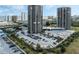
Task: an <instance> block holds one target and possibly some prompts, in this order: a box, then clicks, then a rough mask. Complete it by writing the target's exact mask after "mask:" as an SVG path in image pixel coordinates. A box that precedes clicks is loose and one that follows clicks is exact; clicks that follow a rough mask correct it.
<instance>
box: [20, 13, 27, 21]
mask: <svg viewBox="0 0 79 59" xmlns="http://www.w3.org/2000/svg"><path fill="white" fill-rule="evenodd" d="M21 20H22V21H25V20H26V13H25V12H21Z"/></svg>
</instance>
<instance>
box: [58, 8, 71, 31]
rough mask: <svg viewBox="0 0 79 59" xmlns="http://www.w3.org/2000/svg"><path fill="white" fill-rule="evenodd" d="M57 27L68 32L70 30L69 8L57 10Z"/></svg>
mask: <svg viewBox="0 0 79 59" xmlns="http://www.w3.org/2000/svg"><path fill="white" fill-rule="evenodd" d="M57 15H58V27H61V28H65V29H66V30H69V29H70V28H71V8H70V7H60V8H58V9H57Z"/></svg>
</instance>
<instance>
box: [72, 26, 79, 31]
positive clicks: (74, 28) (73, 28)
mask: <svg viewBox="0 0 79 59" xmlns="http://www.w3.org/2000/svg"><path fill="white" fill-rule="evenodd" d="M71 29H72V30H75V31H79V27H71Z"/></svg>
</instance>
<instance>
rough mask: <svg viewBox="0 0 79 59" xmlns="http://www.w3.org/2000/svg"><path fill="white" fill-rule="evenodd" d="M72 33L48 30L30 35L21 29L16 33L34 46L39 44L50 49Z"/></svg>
mask: <svg viewBox="0 0 79 59" xmlns="http://www.w3.org/2000/svg"><path fill="white" fill-rule="evenodd" d="M72 33H73V32H72V31H46V32H45V33H44V34H32V35H30V34H28V33H27V31H19V32H17V34H16V35H17V36H18V37H19V38H23V40H24V41H25V42H26V43H28V44H32V45H33V46H34V47H36V45H37V44H39V45H40V46H41V47H42V48H45V49H48V48H53V47H56V46H57V45H59V44H60V43H62V42H63V41H64V40H65V39H66V38H67V37H68V36H69V35H71V34H72ZM54 34H55V35H54ZM66 34H67V35H66Z"/></svg>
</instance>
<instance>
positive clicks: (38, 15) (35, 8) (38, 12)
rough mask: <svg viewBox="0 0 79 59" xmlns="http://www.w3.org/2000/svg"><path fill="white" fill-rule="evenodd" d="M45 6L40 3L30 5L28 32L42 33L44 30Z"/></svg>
mask: <svg viewBox="0 0 79 59" xmlns="http://www.w3.org/2000/svg"><path fill="white" fill-rule="evenodd" d="M42 17H43V8H42V6H40V5H29V6H28V32H29V33H31V34H32V33H40V32H41V31H42Z"/></svg>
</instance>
